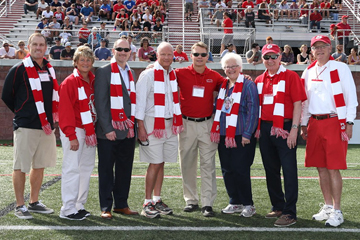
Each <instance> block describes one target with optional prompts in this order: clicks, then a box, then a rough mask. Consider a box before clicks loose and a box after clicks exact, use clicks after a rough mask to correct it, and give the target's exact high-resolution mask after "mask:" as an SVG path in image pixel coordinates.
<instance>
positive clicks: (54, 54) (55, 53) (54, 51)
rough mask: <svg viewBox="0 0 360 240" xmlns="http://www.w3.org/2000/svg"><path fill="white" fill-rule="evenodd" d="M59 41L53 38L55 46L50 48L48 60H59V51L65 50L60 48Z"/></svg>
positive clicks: (62, 47)
mask: <svg viewBox="0 0 360 240" xmlns="http://www.w3.org/2000/svg"><path fill="white" fill-rule="evenodd" d="M60 40H61V39H60V38H58V37H57V38H55V46H52V47H51V48H50V59H54V60H60V55H61V51H62V50H63V49H64V48H65V47H64V46H61V41H60Z"/></svg>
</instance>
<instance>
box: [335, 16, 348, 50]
mask: <svg viewBox="0 0 360 240" xmlns="http://www.w3.org/2000/svg"><path fill="white" fill-rule="evenodd" d="M348 18H349V16H347V15H344V16H342V17H341V22H339V23H338V24H336V27H337V29H338V30H337V36H338V40H339V44H342V45H343V46H344V49H345V50H346V47H347V45H348V44H349V35H350V33H351V27H350V25H349V24H348Z"/></svg>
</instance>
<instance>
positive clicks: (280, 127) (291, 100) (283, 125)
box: [255, 44, 306, 227]
mask: <svg viewBox="0 0 360 240" xmlns="http://www.w3.org/2000/svg"><path fill="white" fill-rule="evenodd" d="M280 53H281V51H280V48H279V46H277V45H276V44H267V45H265V46H264V47H263V49H262V59H263V63H264V65H265V67H266V71H265V72H264V73H263V74H261V75H260V76H258V77H257V78H256V80H255V83H256V85H257V88H258V94H259V104H260V111H259V112H260V115H259V124H258V129H257V131H256V133H255V137H257V138H259V146H260V153H261V158H262V161H263V165H264V168H265V173H266V184H267V189H268V192H269V196H270V201H271V204H272V209H271V212H270V213H268V214H266V216H265V218H279V219H277V220H276V221H275V223H274V225H275V226H277V227H287V226H290V225H293V224H295V223H296V221H297V220H296V202H297V199H298V179H297V162H296V147H297V142H296V140H297V136H298V127H299V123H300V113H301V102H302V101H305V100H306V94H305V90H304V86H303V84H302V83H301V81H300V78H299V76H298V75H297V73H295V72H293V71H290V70H287V69H286V68H284V67H283V66H282V65H281V64H280V61H281V54H280ZM281 168H282V172H283V175H284V190H285V191H284V192H285V193H284V192H283V190H282V184H281V174H280V170H281Z"/></svg>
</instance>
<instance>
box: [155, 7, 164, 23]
mask: <svg viewBox="0 0 360 240" xmlns="http://www.w3.org/2000/svg"><path fill="white" fill-rule="evenodd" d="M158 19H160V21H161V23H163V22H164V21H165V18H164V16H163V15H162V13H161V12H160V10H156V11H155V13H154V15H153V17H152V20H153V22H154V23H155V22H156V20H158Z"/></svg>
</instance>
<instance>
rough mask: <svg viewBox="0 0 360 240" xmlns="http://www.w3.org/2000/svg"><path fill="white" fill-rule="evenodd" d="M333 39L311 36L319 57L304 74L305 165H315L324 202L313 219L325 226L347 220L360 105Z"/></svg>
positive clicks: (315, 53)
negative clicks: (345, 200) (345, 198)
mask: <svg viewBox="0 0 360 240" xmlns="http://www.w3.org/2000/svg"><path fill="white" fill-rule="evenodd" d="M331 49H332V47H331V41H330V39H329V38H328V37H327V36H322V35H318V36H315V37H313V38H312V39H311V51H312V53H313V55H314V56H315V58H316V61H315V62H314V63H312V64H311V65H310V66H309V67H308V68H307V69H306V70H305V71H304V72H303V74H302V79H303V80H304V82H305V90H306V94H307V97H308V101H306V102H304V106H303V112H302V119H301V131H302V133H301V135H302V137H303V139H305V140H307V143H306V152H305V166H306V167H316V168H317V170H318V173H319V182H320V187H321V191H322V194H323V197H324V201H325V204H324V205H322V206H321V209H320V211H319V213H317V214H314V215H313V219H315V220H318V221H322V220H326V222H325V225H326V226H333V227H337V226H339V225H340V224H341V223H343V222H344V217H343V215H342V212H341V210H340V199H341V191H342V178H341V174H340V171H339V169H346V168H347V166H346V151H347V145H348V141H349V139H350V138H351V137H352V126H353V125H354V119H355V117H356V106H357V105H358V102H357V96H356V87H355V84H354V79H353V77H352V75H351V72H350V69H349V68H348V67H347V66H346V64H344V63H342V62H338V61H335V60H333V58H332V57H331V56H330V54H331Z"/></svg>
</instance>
